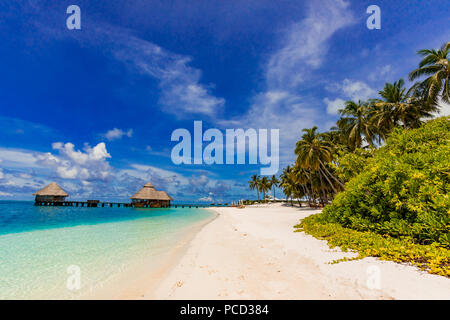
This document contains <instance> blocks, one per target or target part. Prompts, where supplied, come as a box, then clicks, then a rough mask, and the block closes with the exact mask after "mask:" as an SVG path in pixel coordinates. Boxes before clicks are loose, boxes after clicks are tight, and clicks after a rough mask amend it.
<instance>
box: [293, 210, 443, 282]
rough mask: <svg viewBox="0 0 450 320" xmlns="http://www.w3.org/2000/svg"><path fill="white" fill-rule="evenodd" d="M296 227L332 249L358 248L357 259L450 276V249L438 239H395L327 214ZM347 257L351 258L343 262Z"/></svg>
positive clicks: (309, 218)
mask: <svg viewBox="0 0 450 320" xmlns="http://www.w3.org/2000/svg"><path fill="white" fill-rule="evenodd" d="M295 228H297V230H296V232H300V231H304V232H306V233H308V234H310V235H312V236H314V237H316V238H319V239H323V240H327V241H328V244H329V246H330V247H331V248H334V247H337V246H339V247H340V248H341V249H342V250H343V251H348V250H353V251H357V252H358V257H357V258H355V259H362V258H364V257H368V256H372V257H378V258H379V259H381V260H388V261H394V262H402V263H411V264H413V265H416V266H418V267H419V268H421V269H422V270H426V271H428V272H429V273H434V274H438V275H442V276H447V277H450V250H449V249H447V248H444V247H443V246H441V245H439V244H438V243H436V242H434V243H432V244H429V245H422V244H417V243H415V241H414V239H412V238H410V237H402V238H393V237H390V236H388V235H380V234H377V233H374V232H370V231H364V232H362V231H356V230H352V229H348V228H344V227H342V226H341V225H340V224H338V223H332V222H331V223H330V222H327V217H326V216H325V214H323V213H321V214H316V215H312V216H309V217H307V218H305V219H303V220H302V222H301V223H300V224H298V225H296V226H295ZM346 260H350V259H345V258H344V259H341V260H340V261H346ZM334 262H339V261H334Z"/></svg>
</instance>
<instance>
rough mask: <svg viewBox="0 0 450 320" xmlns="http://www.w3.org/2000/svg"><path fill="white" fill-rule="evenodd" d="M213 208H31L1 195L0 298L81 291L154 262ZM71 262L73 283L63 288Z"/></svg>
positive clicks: (66, 295) (69, 295)
mask: <svg viewBox="0 0 450 320" xmlns="http://www.w3.org/2000/svg"><path fill="white" fill-rule="evenodd" d="M211 216H212V214H211V213H210V212H209V211H208V210H205V209H194V208H191V209H189V208H184V209H182V208H177V209H175V208H170V209H169V208H165V209H134V208H80V207H78V208H77V207H35V206H34V205H33V203H32V202H13V201H0V299H65V298H73V297H74V296H75V297H77V296H83V294H85V293H87V292H88V291H91V292H92V290H96V289H95V288H99V287H103V286H104V285H106V284H107V283H108V282H110V281H111V279H114V278H115V277H118V276H120V274H122V273H126V272H127V270H131V269H132V268H133V267H134V266H136V265H139V264H140V263H141V264H142V263H147V264H148V263H149V261H150V263H152V262H151V261H154V262H155V263H156V262H157V261H158V260H159V259H160V257H162V256H163V254H164V253H166V252H168V251H170V250H171V249H173V248H174V247H175V246H176V245H177V243H178V242H179V241H180V239H182V238H183V237H184V236H186V233H187V232H188V229H189V227H191V226H194V225H195V224H198V223H199V222H201V221H202V220H206V219H208V218H210V217H211ZM70 266H75V269H76V268H79V270H80V279H81V287H80V289H79V290H75V291H76V292H75V293H76V294H75V293H74V291H73V290H68V289H67V281H68V279H69V278H70V276H72V275H74V273H72V272H71V270H72V271H73V270H74V269H69V270H68V268H69V267H70Z"/></svg>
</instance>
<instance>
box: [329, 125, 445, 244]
mask: <svg viewBox="0 0 450 320" xmlns="http://www.w3.org/2000/svg"><path fill="white" fill-rule="evenodd" d="M352 161H353V163H359V164H361V163H360V162H358V159H353V160H352ZM365 161H366V162H367V163H366V165H365V166H364V167H363V169H362V172H361V173H359V174H358V175H356V176H355V177H353V178H352V179H350V181H349V182H348V183H347V184H346V190H345V191H343V192H341V193H339V194H338V195H337V196H336V198H335V199H334V201H333V203H332V204H331V205H329V206H327V207H326V208H325V209H324V210H323V216H322V219H323V220H324V221H326V222H331V223H339V224H340V225H342V226H344V227H347V228H350V229H354V230H358V231H370V232H375V233H378V234H381V235H389V236H391V237H397V238H401V237H408V238H409V239H411V241H414V242H416V243H419V244H431V243H434V242H436V243H439V244H440V245H441V246H445V247H447V248H450V197H449V191H450V117H442V118H439V119H435V120H432V121H429V122H427V123H426V124H425V125H423V126H422V127H420V128H418V129H412V130H402V129H397V130H396V131H395V132H394V133H393V134H391V136H390V138H389V139H388V140H387V141H386V144H385V146H383V147H381V148H379V149H378V150H376V151H375V152H374V155H373V157H365ZM349 163H352V162H351V161H350V162H349ZM358 170H361V168H359V169H358Z"/></svg>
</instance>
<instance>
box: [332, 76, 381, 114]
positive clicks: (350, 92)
mask: <svg viewBox="0 0 450 320" xmlns="http://www.w3.org/2000/svg"><path fill="white" fill-rule="evenodd" d="M326 89H327V90H328V91H330V92H333V93H338V94H340V96H341V97H343V98H345V100H344V99H343V98H336V99H329V98H325V99H324V100H323V101H324V102H325V104H326V106H327V113H328V114H331V115H336V114H338V110H339V109H342V108H343V107H344V103H345V101H347V100H353V101H359V100H361V101H366V100H368V99H370V98H374V97H375V96H376V91H375V90H374V89H372V88H371V87H370V86H368V85H367V84H366V83H365V82H362V81H358V80H350V79H344V81H342V83H332V84H330V85H328V86H327V87H326Z"/></svg>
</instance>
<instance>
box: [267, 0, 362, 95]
mask: <svg viewBox="0 0 450 320" xmlns="http://www.w3.org/2000/svg"><path fill="white" fill-rule="evenodd" d="M348 5H349V3H348V2H346V1H342V0H326V1H320V2H319V1H310V2H309V8H308V14H307V17H306V18H305V19H304V20H302V21H300V22H298V23H295V24H293V25H292V26H291V28H290V30H289V31H288V32H287V33H286V35H285V38H284V41H283V46H282V48H281V49H280V50H278V51H277V52H276V53H275V54H274V55H272V57H271V58H270V60H269V63H268V65H267V75H266V78H267V82H268V84H269V86H270V87H275V88H287V87H295V86H297V85H298V84H299V83H300V82H302V81H304V79H305V77H307V76H308V74H309V73H310V72H311V70H312V69H315V68H318V67H319V66H320V65H321V64H322V63H323V59H324V58H325V55H326V52H327V51H328V40H329V39H330V38H331V37H332V36H333V34H334V33H335V32H336V31H338V30H339V29H341V28H343V27H346V26H348V25H350V24H353V23H354V18H353V16H352V14H351V12H350V10H348Z"/></svg>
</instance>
